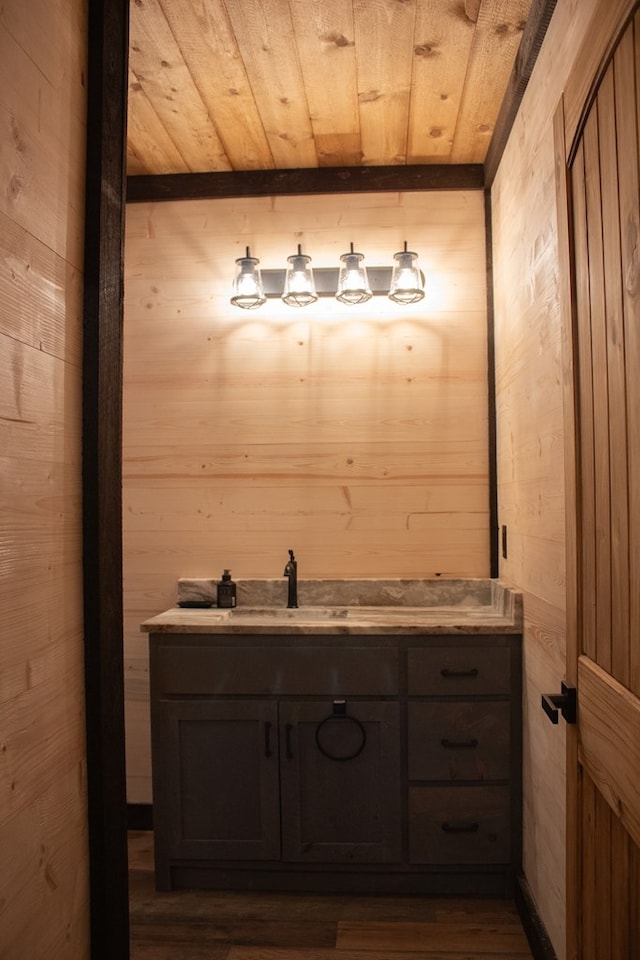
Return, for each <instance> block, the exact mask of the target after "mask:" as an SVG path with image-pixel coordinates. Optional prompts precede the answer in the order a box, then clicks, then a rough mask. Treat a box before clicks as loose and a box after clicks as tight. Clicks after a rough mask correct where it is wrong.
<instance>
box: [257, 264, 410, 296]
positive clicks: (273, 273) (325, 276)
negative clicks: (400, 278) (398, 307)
mask: <svg viewBox="0 0 640 960" xmlns="http://www.w3.org/2000/svg"><path fill="white" fill-rule="evenodd" d="M392 272H393V268H392V267H367V275H368V277H369V286H370V287H371V292H372V293H373V295H374V296H385V297H386V296H387V295H388V293H389V288H390V286H391V274H392ZM261 273H262V286H263V288H264V295H265V297H267V299H271V300H273V299H274V298H275V297H281V296H282V289H283V285H284V277H285V273H286V271H285V270H262V271H261ZM338 273H339V268H338V267H314V268H313V276H314V279H315V283H316V293H317V295H318V296H319V297H335V295H336V290H337V287H338Z"/></svg>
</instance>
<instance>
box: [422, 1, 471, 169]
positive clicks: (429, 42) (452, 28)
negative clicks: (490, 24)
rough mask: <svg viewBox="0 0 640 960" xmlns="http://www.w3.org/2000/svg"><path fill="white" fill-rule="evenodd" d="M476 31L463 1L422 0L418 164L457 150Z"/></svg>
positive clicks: (441, 158)
mask: <svg viewBox="0 0 640 960" xmlns="http://www.w3.org/2000/svg"><path fill="white" fill-rule="evenodd" d="M475 15H476V16H477V11H476V13H475ZM473 34H474V20H473V19H470V18H469V16H467V15H465V13H464V12H463V11H461V9H460V8H459V7H458V6H455V5H453V4H451V3H449V2H447V0H439V2H437V3H434V2H433V0H418V4H417V13H416V29H415V44H414V50H413V54H414V56H413V78H412V84H411V86H412V94H411V110H410V117H409V157H410V158H411V162H413V163H428V162H432V163H433V162H434V161H436V160H437V161H440V162H442V161H444V160H446V159H448V158H449V156H450V155H451V148H452V145H453V138H454V135H455V130H456V119H457V116H458V110H459V109H460V103H461V101H462V93H463V89H464V81H465V76H466V72H467V61H468V59H469V54H470V51H471V44H472V42H473Z"/></svg>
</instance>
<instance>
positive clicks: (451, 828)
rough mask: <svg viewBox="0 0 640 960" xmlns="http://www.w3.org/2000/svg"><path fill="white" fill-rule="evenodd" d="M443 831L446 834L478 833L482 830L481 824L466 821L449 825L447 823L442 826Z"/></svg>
mask: <svg viewBox="0 0 640 960" xmlns="http://www.w3.org/2000/svg"><path fill="white" fill-rule="evenodd" d="M442 829H443V830H444V832H445V833H477V832H478V830H479V829H480V824H479V823H470V822H466V821H459V822H454V823H449V822H447V821H445V822H444V823H443V824H442Z"/></svg>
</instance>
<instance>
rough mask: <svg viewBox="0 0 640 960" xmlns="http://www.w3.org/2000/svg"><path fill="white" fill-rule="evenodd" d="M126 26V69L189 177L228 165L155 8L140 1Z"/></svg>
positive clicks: (180, 54)
mask: <svg viewBox="0 0 640 960" xmlns="http://www.w3.org/2000/svg"><path fill="white" fill-rule="evenodd" d="M137 8H138V10H137V16H136V17H133V18H132V20H131V37H130V45H129V65H130V69H131V71H132V73H133V74H134V76H135V79H136V81H137V83H139V84H140V86H141V87H142V89H143V90H144V91H145V93H146V94H147V95H148V96H149V97H150V98H151V99H152V100H153V104H154V108H155V111H156V113H157V115H158V118H159V120H160V122H161V123H162V125H163V126H164V128H165V130H166V132H167V136H168V137H170V138H171V140H173V142H174V144H175V145H176V146H177V147H178V149H179V151H180V154H181V156H182V157H183V158H184V161H185V163H186V164H187V168H188V169H189V170H190V171H192V172H197V171H204V170H230V169H231V164H230V162H229V159H228V157H227V155H226V153H225V150H224V147H223V145H222V143H221V141H220V138H219V137H218V133H217V131H216V129H215V127H214V125H213V123H212V121H211V117H210V116H209V113H208V111H207V108H206V106H205V104H204V103H203V102H202V98H201V97H200V94H199V92H198V89H197V87H196V85H195V83H194V81H193V77H192V76H191V73H190V72H189V68H188V66H187V64H186V63H185V61H184V58H183V56H182V53H181V51H180V48H179V47H178V45H177V44H176V41H175V37H174V36H173V33H172V31H171V28H170V26H169V24H168V23H167V20H166V18H165V16H164V13H163V12H162V9H161V7H160V6H159V5H158V3H156V2H149V0H140V2H139V3H138V4H137Z"/></svg>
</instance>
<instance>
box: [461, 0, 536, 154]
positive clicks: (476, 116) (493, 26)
mask: <svg viewBox="0 0 640 960" xmlns="http://www.w3.org/2000/svg"><path fill="white" fill-rule="evenodd" d="M530 6H531V0H482V3H481V4H480V9H479V11H478V22H477V24H476V29H475V32H474V36H473V45H472V47H471V54H470V57H469V67H468V70H467V78H466V82H465V87H464V95H463V98H462V103H461V105H460V112H459V114H458V122H457V124H456V133H455V137H454V140H453V149H452V151H451V160H452V161H453V162H454V163H460V162H465V163H480V162H482V160H483V159H484V157H485V155H486V152H487V149H488V147H489V143H490V141H491V135H492V133H493V129H494V124H495V119H496V115H497V112H498V109H499V107H498V105H499V104H500V103H502V99H503V97H504V92H505V90H506V88H507V84H508V82H509V75H510V73H511V69H512V66H513V62H514V60H515V56H516V53H517V50H518V46H519V44H520V39H521V36H522V31H523V29H524V25H525V22H526V19H527V14H528V12H529V8H530Z"/></svg>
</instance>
